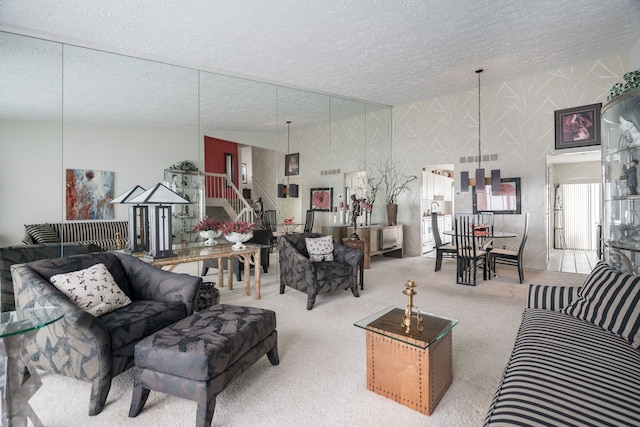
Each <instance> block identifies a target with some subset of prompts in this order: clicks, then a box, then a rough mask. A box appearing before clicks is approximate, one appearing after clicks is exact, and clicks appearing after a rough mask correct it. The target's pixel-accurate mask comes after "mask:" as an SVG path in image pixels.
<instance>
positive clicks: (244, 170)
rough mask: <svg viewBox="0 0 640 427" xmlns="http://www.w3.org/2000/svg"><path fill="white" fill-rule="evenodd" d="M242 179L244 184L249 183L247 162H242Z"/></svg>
mask: <svg viewBox="0 0 640 427" xmlns="http://www.w3.org/2000/svg"><path fill="white" fill-rule="evenodd" d="M240 181H241V182H242V183H243V184H246V183H247V164H246V163H240Z"/></svg>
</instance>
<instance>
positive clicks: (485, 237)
mask: <svg viewBox="0 0 640 427" xmlns="http://www.w3.org/2000/svg"><path fill="white" fill-rule="evenodd" d="M443 234H446V235H447V236H455V235H456V232H455V230H447V231H444V232H443ZM473 235H474V236H476V237H477V238H478V241H480V242H481V244H480V245H479V249H481V250H483V251H489V250H491V247H492V246H493V241H494V240H495V239H509V238H514V237H518V235H517V234H516V233H513V232H511V231H490V230H487V229H483V230H476V231H475V232H474V234H473ZM453 244H454V245H455V241H454V242H453Z"/></svg>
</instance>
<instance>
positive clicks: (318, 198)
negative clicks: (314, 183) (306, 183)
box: [311, 188, 333, 212]
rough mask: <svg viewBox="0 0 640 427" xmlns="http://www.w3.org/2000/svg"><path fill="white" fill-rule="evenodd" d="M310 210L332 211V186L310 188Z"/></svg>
mask: <svg viewBox="0 0 640 427" xmlns="http://www.w3.org/2000/svg"><path fill="white" fill-rule="evenodd" d="M311 210H312V211H328V212H330V211H332V210H333V188H312V189H311Z"/></svg>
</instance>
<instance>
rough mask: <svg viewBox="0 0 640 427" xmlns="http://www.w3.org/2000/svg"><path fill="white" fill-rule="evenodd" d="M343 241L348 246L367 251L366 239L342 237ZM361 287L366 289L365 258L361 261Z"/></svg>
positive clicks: (363, 251)
mask: <svg viewBox="0 0 640 427" xmlns="http://www.w3.org/2000/svg"><path fill="white" fill-rule="evenodd" d="M342 243H343V244H344V245H345V246H346V247H348V248H351V249H357V250H359V251H360V252H362V253H363V254H364V253H365V250H366V245H365V241H364V240H354V239H349V238H345V239H342ZM360 289H364V258H363V260H362V262H361V263H360Z"/></svg>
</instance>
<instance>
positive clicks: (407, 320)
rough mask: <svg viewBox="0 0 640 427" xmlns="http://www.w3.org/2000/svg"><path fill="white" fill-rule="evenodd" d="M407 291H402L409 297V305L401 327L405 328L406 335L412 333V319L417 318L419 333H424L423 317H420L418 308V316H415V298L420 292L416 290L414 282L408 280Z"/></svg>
mask: <svg viewBox="0 0 640 427" xmlns="http://www.w3.org/2000/svg"><path fill="white" fill-rule="evenodd" d="M406 286H407V287H406V289H405V290H404V291H402V293H403V294H405V295H407V296H408V297H409V304H407V307H406V308H405V309H404V316H403V317H402V323H401V324H400V326H402V327H403V328H404V332H405V333H406V334H409V333H411V318H412V317H415V318H416V321H417V323H416V327H417V328H418V331H422V329H423V327H422V316H420V312H419V311H418V307H415V308H416V314H415V316H414V315H413V308H414V307H413V296H414V295H415V294H417V293H418V292H417V291H416V290H415V287H416V283H415V282H414V281H413V280H407V284H406Z"/></svg>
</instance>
